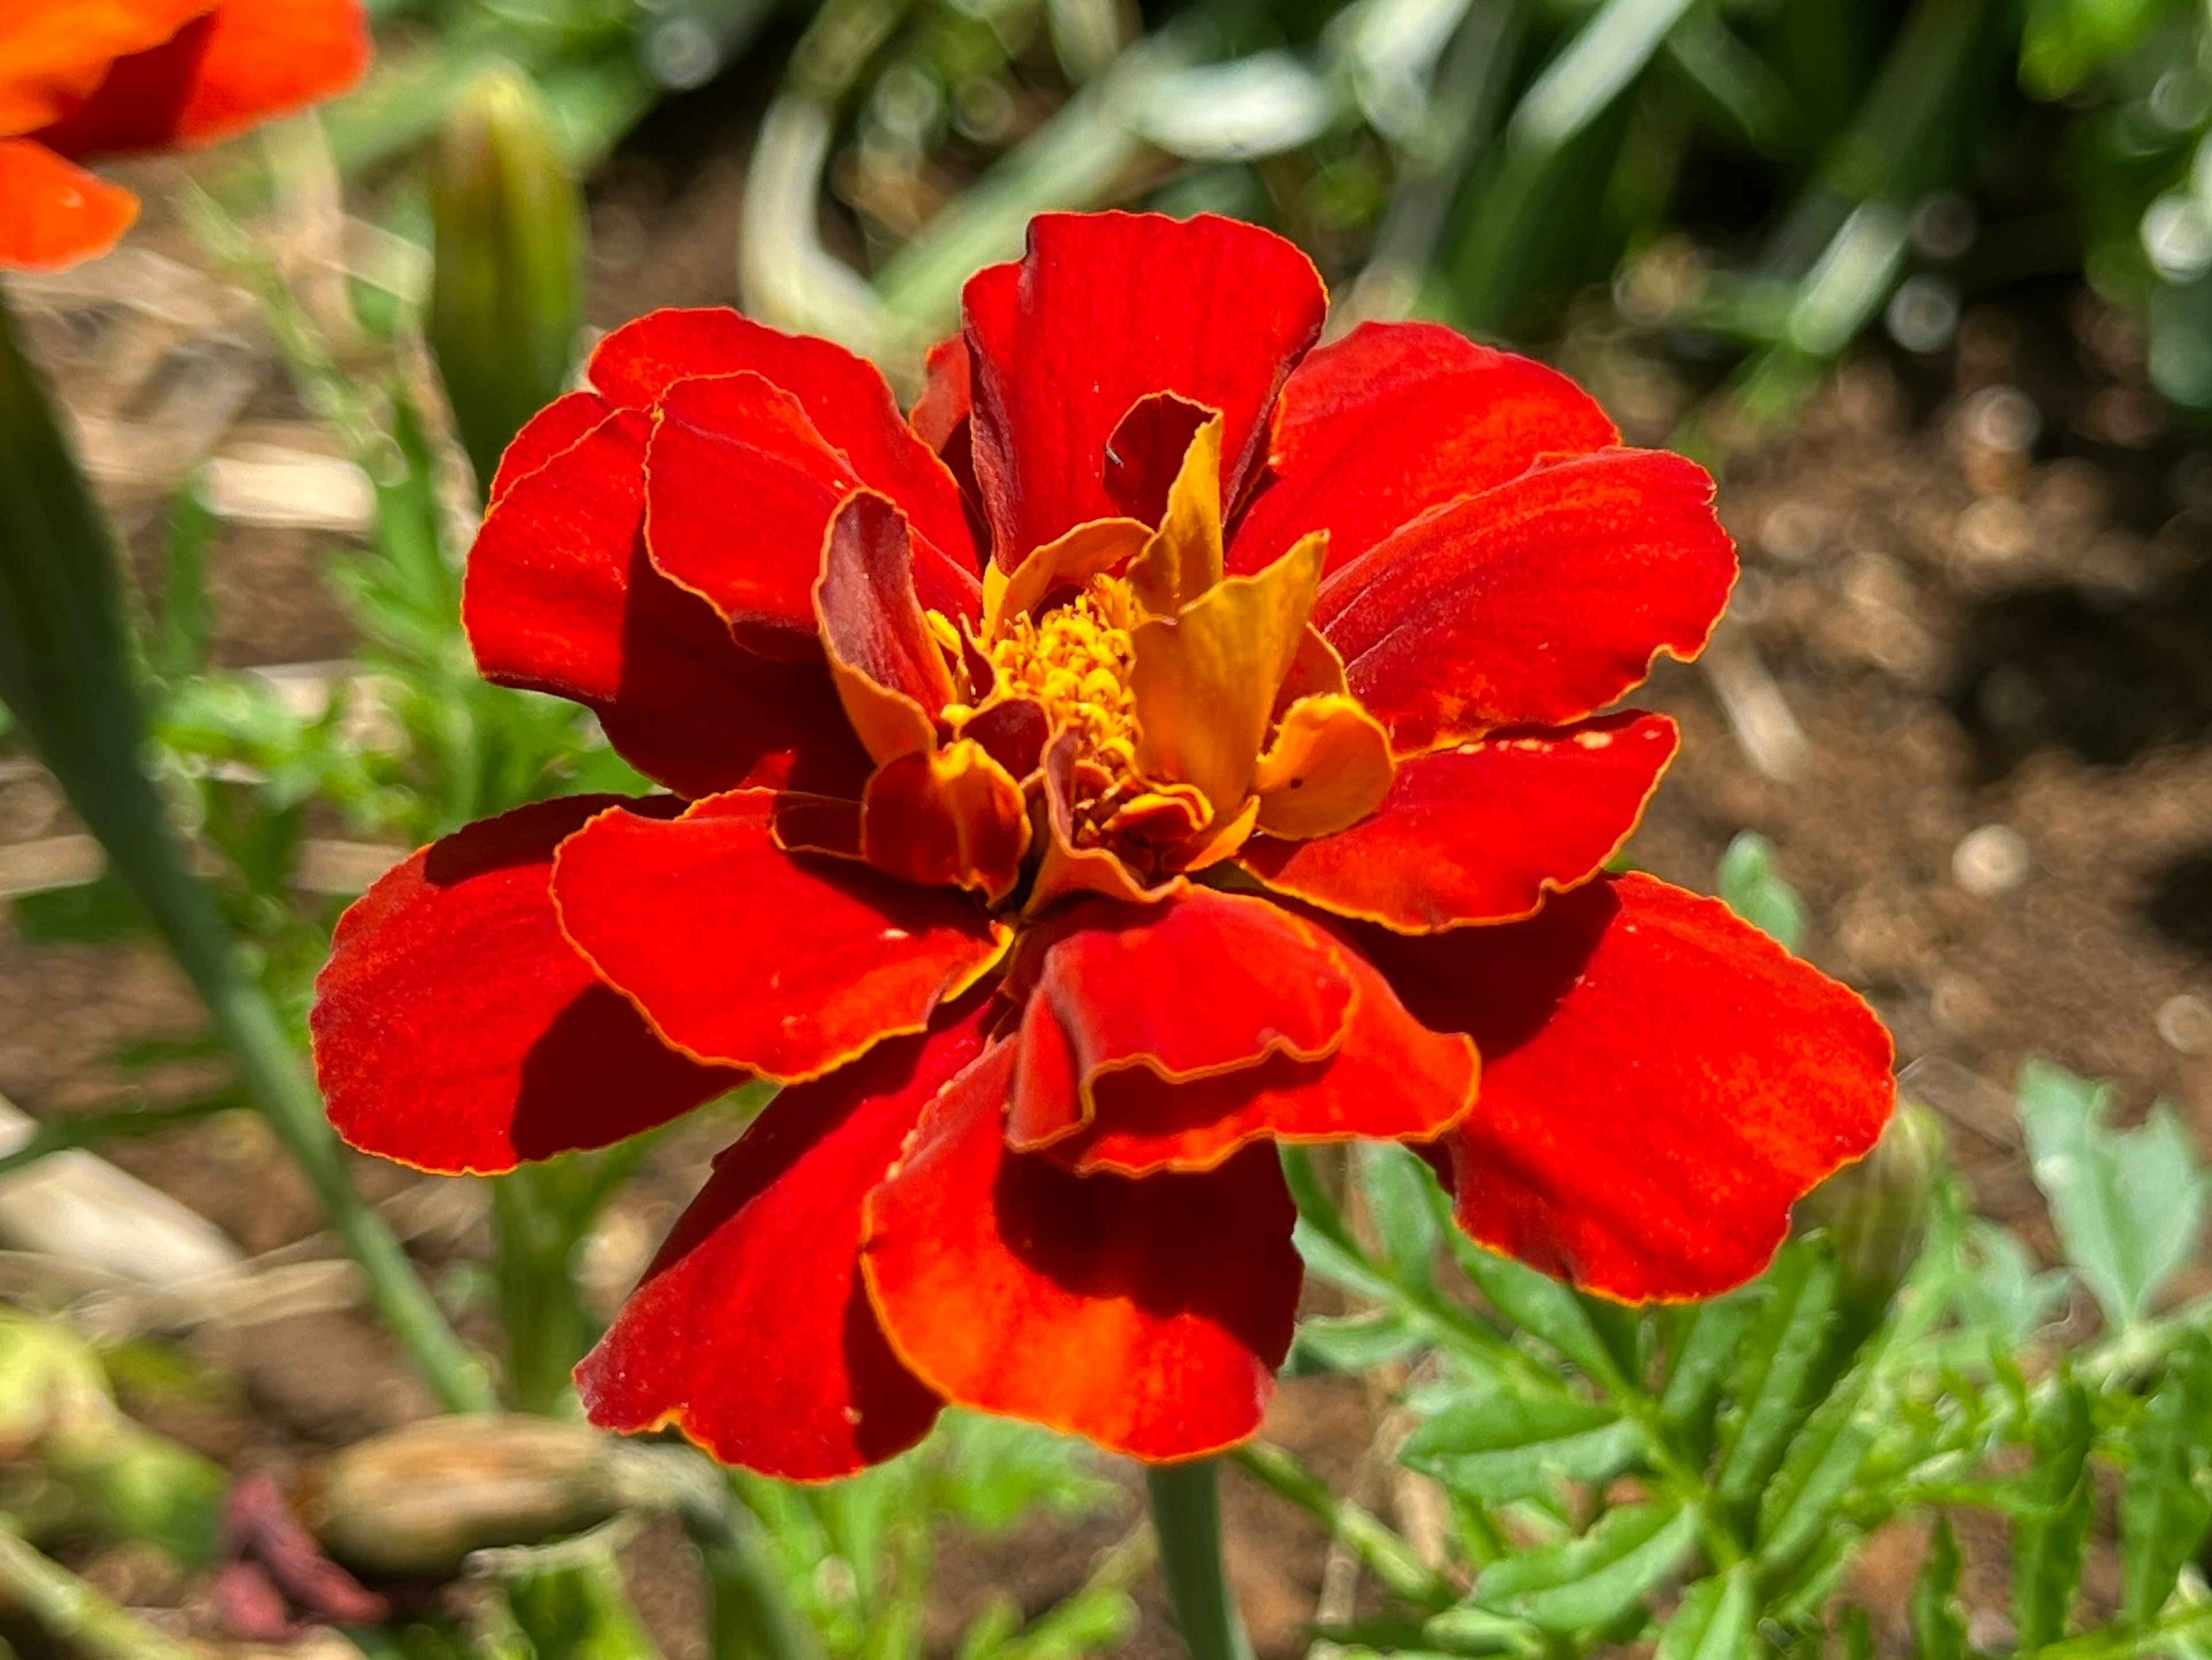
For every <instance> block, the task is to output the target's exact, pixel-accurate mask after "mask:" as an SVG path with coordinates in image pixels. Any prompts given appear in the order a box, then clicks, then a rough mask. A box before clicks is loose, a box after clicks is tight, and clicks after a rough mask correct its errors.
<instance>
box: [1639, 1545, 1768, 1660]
mask: <svg viewBox="0 0 2212 1660" xmlns="http://www.w3.org/2000/svg"><path fill="white" fill-rule="evenodd" d="M1756 1612H1757V1603H1756V1602H1754V1600H1753V1596H1752V1584H1751V1569H1750V1567H1749V1566H1748V1565H1747V1564H1745V1563H1741V1562H1739V1563H1737V1564H1736V1566H1735V1567H1733V1568H1731V1569H1729V1571H1728V1572H1727V1573H1726V1574H1724V1575H1723V1576H1722V1577H1721V1578H1717V1579H1700V1580H1699V1581H1698V1583H1697V1584H1694V1585H1692V1586H1691V1587H1690V1588H1689V1589H1688V1590H1686V1591H1684V1592H1683V1593H1682V1602H1681V1605H1680V1607H1679V1608H1676V1609H1675V1610H1674V1618H1673V1619H1671V1620H1668V1622H1667V1626H1666V1629H1665V1630H1663V1631H1662V1632H1661V1633H1659V1648H1658V1652H1657V1653H1656V1655H1655V1656H1654V1657H1653V1660H1739V1657H1741V1655H1742V1654H1743V1653H1744V1651H1745V1647H1746V1644H1747V1639H1749V1638H1750V1636H1751V1627H1752V1615H1753V1614H1754V1613H1756Z"/></svg>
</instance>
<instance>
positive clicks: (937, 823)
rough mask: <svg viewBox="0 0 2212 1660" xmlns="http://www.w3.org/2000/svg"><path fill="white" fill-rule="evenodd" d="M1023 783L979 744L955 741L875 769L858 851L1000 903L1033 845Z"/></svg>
mask: <svg viewBox="0 0 2212 1660" xmlns="http://www.w3.org/2000/svg"><path fill="white" fill-rule="evenodd" d="M1029 850H1030V813H1029V804H1028V802H1027V801H1026V800H1024V798H1023V795H1022V787H1021V786H1020V785H1019V784H1018V783H1016V782H1015V781H1014V780H1013V777H1012V775H1011V774H1009V773H1008V772H1007V771H1006V769H1005V768H1004V767H1002V766H1000V764H999V763H997V762H996V761H994V760H993V759H992V758H991V757H990V755H989V754H988V753H987V751H985V750H984V748H983V746H982V745H981V744H977V743H973V742H971V741H969V739H964V738H963V739H955V740H954V741H953V742H952V743H951V744H949V745H946V746H945V748H943V749H941V750H921V751H915V752H914V753H913V754H910V755H902V756H901V757H898V758H897V759H896V760H895V761H891V762H889V763H886V764H884V766H882V767H880V768H878V769H877V771H876V775H875V776H874V777H872V778H871V779H869V780H868V785H867V789H866V793H865V794H863V795H862V796H861V798H860V854H861V857H863V858H864V859H866V860H867V861H868V862H869V863H870V864H871V865H873V866H875V867H876V868H877V869H878V870H879V871H882V872H883V873H884V874H885V875H887V876H896V877H897V878H898V879H899V880H901V881H902V882H912V883H915V884H916V885H919V886H921V887H957V888H968V889H971V890H973V891H975V892H977V893H980V894H981V895H982V896H983V897H984V898H985V899H986V900H987V901H988V902H989V903H992V904H994V905H995V904H997V903H999V902H1000V900H1001V899H1004V898H1005V897H1006V896H1007V895H1008V894H1010V893H1012V891H1014V885H1015V884H1016V883H1018V881H1019V880H1020V879H1021V874H1022V858H1023V855H1024V854H1027V853H1028V852H1029Z"/></svg>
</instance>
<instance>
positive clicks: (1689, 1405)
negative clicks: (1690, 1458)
mask: <svg viewBox="0 0 2212 1660" xmlns="http://www.w3.org/2000/svg"><path fill="white" fill-rule="evenodd" d="M1758 1311H1759V1292H1757V1291H1756V1290H1753V1291H1746V1292H1736V1293H1735V1294H1734V1295H1733V1296H1729V1297H1723V1298H1717V1299H1715V1300H1714V1301H1712V1302H1710V1303H1700V1304H1698V1305H1697V1306H1696V1307H1695V1308H1693V1309H1692V1310H1689V1312H1688V1314H1687V1316H1686V1324H1685V1325H1684V1326H1683V1327H1682V1328H1681V1329H1680V1331H1681V1335H1680V1338H1679V1339H1678V1341H1677V1343H1676V1355H1675V1359H1674V1365H1673V1366H1672V1367H1671V1368H1670V1369H1669V1370H1668V1374H1667V1387H1666V1389H1665V1391H1664V1392H1663V1393H1662V1395H1660V1397H1659V1415H1660V1417H1661V1418H1662V1419H1663V1420H1666V1421H1667V1422H1668V1423H1669V1424H1673V1425H1683V1424H1687V1423H1689V1422H1690V1421H1692V1420H1693V1419H1696V1418H1698V1417H1699V1416H1700V1415H1701V1414H1703V1413H1704V1412H1705V1408H1707V1406H1709V1405H1710V1404H1711V1402H1712V1399H1713V1395H1714V1392H1715V1391H1716V1390H1717V1389H1719V1388H1720V1383H1721V1378H1722V1377H1723V1376H1724V1375H1725V1374H1726V1373H1727V1371H1728V1369H1729V1367H1730V1366H1731V1365H1735V1362H1736V1360H1737V1359H1738V1357H1739V1356H1740V1355H1741V1353H1742V1346H1743V1335H1744V1333H1745V1332H1746V1331H1747V1330H1748V1329H1750V1327H1751V1321H1752V1316H1753V1315H1754V1314H1756V1313H1757V1312H1758Z"/></svg>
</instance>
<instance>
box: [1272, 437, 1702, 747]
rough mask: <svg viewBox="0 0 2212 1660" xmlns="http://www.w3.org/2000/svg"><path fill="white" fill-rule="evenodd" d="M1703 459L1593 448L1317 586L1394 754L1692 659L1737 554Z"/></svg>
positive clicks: (1396, 539) (1426, 526)
mask: <svg viewBox="0 0 2212 1660" xmlns="http://www.w3.org/2000/svg"><path fill="white" fill-rule="evenodd" d="M1712 496H1713V485H1712V480H1711V478H1710V477H1707V476H1706V474H1705V470H1704V469H1703V468H1702V467H1699V466H1698V465H1696V464H1695V463H1693V462H1690V461H1686V460H1684V459H1682V458H1681V457H1680V456H1678V455H1668V454H1664V453H1660V452H1658V451H1656V450H1621V449H1614V450H1600V451H1598V452H1597V453H1595V454H1591V455H1586V456H1583V457H1582V458H1580V459H1577V460H1571V461H1563V462H1559V463H1558V464H1556V465H1550V466H1544V467H1540V468H1538V469H1537V470H1536V471H1533V472H1529V473H1526V474H1523V475H1522V477H1519V478H1516V479H1515V480H1514V481H1513V482H1512V483H1506V484H1501V485H1499V486H1498V488H1497V489H1492V490H1488V491H1486V492H1484V493H1483V494H1482V495H1480V496H1467V497H1464V498H1462V499H1461V500H1459V501H1457V502H1452V503H1451V504H1450V505H1449V506H1447V507H1443V508H1437V509H1435V510H1434V511H1433V512H1431V513H1429V514H1426V515H1425V516H1424V517H1422V518H1419V519H1417V520H1414V521H1413V523H1412V524H1410V525H1407V526H1405V527H1404V528H1403V529H1401V530H1400V531H1398V532H1395V534H1393V535H1391V536H1389V537H1387V538H1384V539H1383V541H1381V542H1380V543H1377V544H1376V545H1375V546H1374V547H1372V548H1370V549H1369V550H1367V552H1365V553H1364V554H1363V555H1361V556H1359V557H1358V558H1357V559H1355V560H1353V561H1352V562H1351V563H1349V564H1346V565H1342V566H1340V567H1339V568H1338V569H1336V571H1335V572H1334V575H1331V576H1330V577H1329V578H1328V581H1325V582H1323V583H1322V589H1321V597H1320V599H1319V600H1318V601H1317V602H1316V605H1315V607H1314V625H1315V626H1316V628H1318V629H1320V630H1321V632H1322V635H1323V636H1324V637H1325V638H1327V640H1328V642H1329V643H1330V644H1331V645H1332V646H1334V647H1335V648H1336V649H1337V651H1338V653H1339V654H1340V655H1341V656H1342V658H1343V659H1344V672H1345V676H1346V681H1347V682H1348V684H1349V687H1350V690H1351V691H1352V695H1353V696H1356V697H1358V699H1359V701H1360V702H1362V703H1364V704H1365V705H1366V706H1367V709H1368V712H1369V713H1370V714H1373V715H1374V716H1375V717H1376V719H1377V720H1379V721H1382V722H1383V725H1385V726H1386V727H1389V728H1390V733H1391V737H1392V739H1393V741H1394V743H1395V745H1396V746H1397V749H1398V751H1399V753H1401V754H1405V753H1407V752H1409V751H1419V750H1425V749H1429V748H1432V747H1434V746H1435V745H1438V744H1442V743H1448V742H1450V741H1452V740H1454V739H1458V738H1462V737H1479V736H1480V735H1481V734H1482V733H1484V732H1486V731H1488V730H1489V729H1491V728H1492V727H1509V726H1559V725H1563V724H1565V722H1567V721H1577V720H1580V719H1581V718H1582V717H1583V716H1584V715H1586V714H1590V713H1592V712H1593V711H1594V710H1596V709H1600V708H1604V707H1605V705H1607V703H1610V702H1613V699H1615V698H1616V697H1619V696H1620V695H1621V694H1622V693H1623V692H1625V691H1626V690H1628V689H1629V688H1630V687H1632V686H1633V685H1635V684H1638V682H1639V681H1641V680H1642V679H1643V678H1644V676H1645V675H1646V674H1648V673H1649V672H1650V667H1651V661H1652V659H1653V658H1654V657H1655V656H1656V655H1657V654H1659V653H1661V652H1662V651H1663V652H1668V653H1670V654H1673V655H1674V656H1676V657H1683V658H1687V657H1694V656H1695V655H1696V654H1698V652H1699V650H1700V649H1701V648H1703V647H1704V645H1705V636H1706V635H1707V634H1709V633H1710V632H1711V629H1712V626H1713V623H1715V622H1716V621H1717V620H1718V618H1719V617H1720V614H1721V608H1722V607H1723V605H1726V604H1727V602H1728V593H1729V584H1731V583H1732V582H1733V581H1735V549H1734V547H1733V546H1732V545H1731V544H1730V543H1729V538H1728V535H1727V533H1726V532H1723V530H1722V529H1721V527H1720V523H1719V521H1718V520H1716V519H1715V518H1714V517H1713V510H1712Z"/></svg>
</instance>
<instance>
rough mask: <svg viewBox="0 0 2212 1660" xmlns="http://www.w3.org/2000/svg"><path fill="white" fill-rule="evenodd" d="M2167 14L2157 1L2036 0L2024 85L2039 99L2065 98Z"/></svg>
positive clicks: (2024, 41) (2025, 46)
mask: <svg viewBox="0 0 2212 1660" xmlns="http://www.w3.org/2000/svg"><path fill="white" fill-rule="evenodd" d="M2165 15H2166V13H2165V9H2164V8H2163V7H2161V6H2160V4H2159V3H2158V0H2031V3H2030V5H2029V6H2028V9H2027V27H2026V28H2025V29H2024V30H2023V31H2022V33H2021V46H2020V82H2021V86H2023V87H2025V88H2027V90H2028V91H2029V92H2030V93H2032V94H2034V95H2035V96H2036V97H2038V98H2063V97H2064V96H2065V95H2066V94H2068V93H2070V92H2072V91H2074V90H2075V88H2078V87H2080V86H2081V84H2082V83H2083V82H2086V81H2087V80H2088V79H2089V77H2090V76H2093V75H2094V74H2095V73H2096V72H2097V71H2098V70H2100V69H2102V68H2103V67H2105V65H2106V64H2110V63H2111V62H2112V61H2113V60H2114V59H2115V58H2119V57H2121V56H2122V55H2124V53H2126V52H2129V51H2130V50H2132V49H2133V48H2134V47H2135V46H2137V45H2138V44H2139V43H2140V42H2141V41H2142V39H2143V37H2144V35H2145V34H2146V33H2148V31H2149V30H2150V29H2151V28H2153V27H2155V26H2156V25H2157V24H2158V23H2159V22H2160V21H2161V20H2162V19H2163V17H2164V16H2165Z"/></svg>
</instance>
